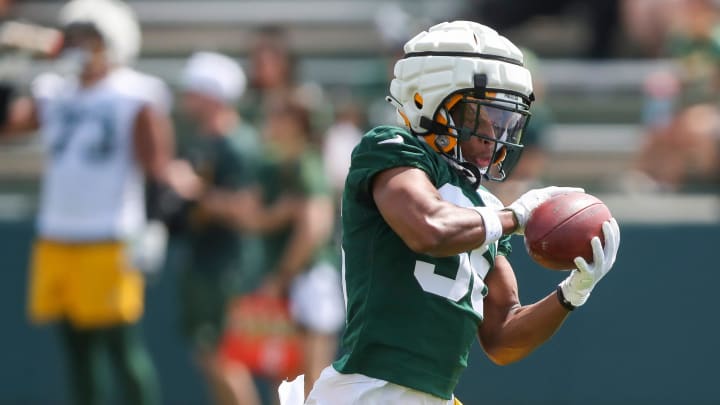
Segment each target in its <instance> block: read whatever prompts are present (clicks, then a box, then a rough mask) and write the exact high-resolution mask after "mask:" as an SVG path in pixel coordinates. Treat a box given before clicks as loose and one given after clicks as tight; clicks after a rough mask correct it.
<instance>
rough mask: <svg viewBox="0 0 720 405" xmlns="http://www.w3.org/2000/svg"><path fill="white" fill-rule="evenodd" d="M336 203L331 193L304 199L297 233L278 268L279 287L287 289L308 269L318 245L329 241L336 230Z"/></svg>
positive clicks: (295, 224) (294, 230)
mask: <svg viewBox="0 0 720 405" xmlns="http://www.w3.org/2000/svg"><path fill="white" fill-rule="evenodd" d="M333 213H334V210H333V202H332V199H331V197H330V196H326V195H316V196H310V197H308V198H307V199H306V200H305V201H303V202H302V203H301V204H300V206H299V209H298V211H297V215H296V216H295V218H294V221H293V233H292V236H291V237H290V242H289V243H288V244H287V246H286V248H285V250H284V252H283V254H282V257H281V258H280V261H279V262H278V264H277V267H276V268H275V273H274V278H275V280H274V282H275V283H276V285H277V288H279V289H281V290H283V289H285V288H287V286H288V285H289V284H290V281H291V280H292V279H293V277H295V276H296V275H297V274H299V273H300V272H302V271H303V270H304V269H306V268H307V266H308V264H309V263H310V260H311V259H312V257H313V255H314V254H315V252H316V251H317V248H318V247H320V246H322V245H323V244H324V243H326V242H327V241H328V239H329V238H330V235H331V233H332V229H333V220H334V217H333Z"/></svg>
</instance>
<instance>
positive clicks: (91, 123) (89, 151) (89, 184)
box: [33, 68, 170, 241]
mask: <svg viewBox="0 0 720 405" xmlns="http://www.w3.org/2000/svg"><path fill="white" fill-rule="evenodd" d="M33 93H34V95H35V99H36V102H37V105H38V108H39V117H40V124H41V128H42V138H43V146H44V149H45V156H46V159H45V167H44V175H43V184H42V194H41V200H40V209H39V211H40V212H39V216H38V232H39V235H40V236H41V237H43V238H46V239H53V240H61V241H99V240H124V239H128V238H131V237H132V236H133V235H135V234H136V233H137V232H139V231H140V230H141V229H142V228H143V227H144V225H145V221H146V215H145V193H144V188H145V187H144V176H143V173H142V170H141V168H140V166H139V163H138V162H137V161H136V159H135V154H134V148H133V128H134V123H135V119H136V117H137V114H138V112H139V111H140V109H141V108H142V107H143V106H144V105H145V104H148V103H150V104H153V105H154V106H155V107H156V108H157V109H158V110H159V111H161V112H162V113H166V112H167V110H168V109H169V100H170V97H169V94H170V93H169V91H168V89H167V87H166V86H165V84H164V83H163V82H162V81H160V80H159V79H157V78H155V77H152V76H148V75H145V74H142V73H139V72H137V71H134V70H131V69H129V68H119V69H116V70H114V71H113V72H112V73H110V74H109V75H108V76H107V77H106V78H105V79H103V80H102V81H100V82H98V83H97V84H96V85H94V86H92V87H89V88H81V87H79V86H78V84H77V81H76V80H74V79H63V78H60V77H59V76H56V75H46V76H44V77H40V78H38V80H36V82H35V84H34V86H33Z"/></svg>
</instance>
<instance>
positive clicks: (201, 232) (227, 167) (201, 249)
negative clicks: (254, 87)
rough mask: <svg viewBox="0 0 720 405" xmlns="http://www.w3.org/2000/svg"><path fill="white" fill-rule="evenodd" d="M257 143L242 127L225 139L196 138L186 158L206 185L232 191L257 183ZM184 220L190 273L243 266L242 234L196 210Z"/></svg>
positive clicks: (231, 269)
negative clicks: (186, 227)
mask: <svg viewBox="0 0 720 405" xmlns="http://www.w3.org/2000/svg"><path fill="white" fill-rule="evenodd" d="M256 141H257V134H256V132H255V130H254V129H253V128H252V127H250V126H248V125H245V124H243V125H241V126H240V127H238V128H237V129H236V130H235V131H233V132H232V133H230V134H227V135H225V136H217V137H201V138H198V139H197V142H195V144H194V145H193V147H192V149H191V150H190V152H189V153H188V155H189V156H188V157H189V160H190V161H191V163H192V164H193V166H194V168H195V170H196V171H197V172H198V174H199V175H200V176H201V177H202V178H203V179H204V180H205V181H206V182H207V183H208V184H211V185H212V186H213V187H214V188H218V189H222V190H226V191H234V190H238V189H242V188H245V187H249V186H251V185H253V184H256V183H257V156H256V155H257V150H256V146H255V145H257V143H256ZM186 220H187V223H188V242H189V248H190V249H191V254H190V260H189V261H188V265H189V266H190V268H191V269H192V270H196V271H203V272H220V271H240V270H241V268H242V267H244V266H243V258H244V256H243V254H244V252H243V246H244V236H243V234H242V233H240V232H238V231H237V230H236V229H235V228H233V227H232V226H229V225H227V224H225V223H222V222H221V221H217V220H215V219H211V218H208V217H207V216H206V215H204V213H203V211H202V210H201V209H197V208H194V209H191V210H190V212H189V213H188V217H187V219H186ZM242 270H243V271H245V270H246V269H242Z"/></svg>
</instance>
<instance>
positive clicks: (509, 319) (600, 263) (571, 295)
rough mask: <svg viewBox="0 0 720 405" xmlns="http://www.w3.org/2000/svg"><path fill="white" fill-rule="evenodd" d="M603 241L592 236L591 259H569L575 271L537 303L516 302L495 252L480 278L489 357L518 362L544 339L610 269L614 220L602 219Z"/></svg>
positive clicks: (513, 285) (509, 274)
mask: <svg viewBox="0 0 720 405" xmlns="http://www.w3.org/2000/svg"><path fill="white" fill-rule="evenodd" d="M602 230H603V235H604V237H605V244H604V245H603V244H602V243H601V242H600V238H599V237H597V236H596V237H594V238H593V239H592V240H591V242H590V245H591V246H592V251H593V261H592V263H587V262H586V261H585V259H583V258H582V257H577V258H575V266H576V269H575V270H572V271H571V272H570V275H569V276H568V277H567V278H566V279H565V280H563V281H562V282H561V283H560V285H559V286H558V288H557V289H556V290H555V291H554V292H552V293H550V294H548V295H547V296H546V297H545V298H543V299H541V300H540V301H538V302H536V303H534V304H531V305H526V306H521V305H520V300H519V298H518V287H517V281H516V280H515V274H514V273H513V269H512V267H511V266H510V262H508V260H507V259H506V258H505V257H504V256H497V257H496V260H495V267H494V268H493V270H492V271H490V272H489V273H488V275H487V277H486V278H485V283H486V284H487V287H488V295H487V297H485V300H484V320H483V324H482V325H481V327H480V330H479V337H480V343H481V344H482V347H483V349H484V350H485V352H486V353H487V354H488V357H490V359H491V360H492V361H493V362H495V363H497V364H499V365H505V364H510V363H512V362H515V361H518V360H520V359H522V358H524V357H525V356H527V355H528V354H530V353H531V352H532V351H533V350H535V348H537V347H538V346H540V345H541V344H542V343H543V342H545V341H546V340H547V339H549V338H550V337H551V336H552V335H553V333H555V331H556V330H557V329H558V328H559V327H560V325H561V324H562V322H563V321H564V320H565V318H566V317H567V315H568V314H569V312H570V311H572V310H573V309H574V308H577V307H579V306H581V305H583V304H585V302H586V301H587V299H588V298H589V297H590V293H591V292H592V290H593V288H595V286H596V285H597V283H598V282H600V280H601V279H602V278H603V277H604V276H605V275H606V274H607V273H608V272H609V271H610V270H611V269H612V267H613V265H614V264H615V259H616V257H617V252H618V248H619V247H620V228H619V227H618V224H617V221H615V219H610V220H609V221H606V222H605V223H603V226H602Z"/></svg>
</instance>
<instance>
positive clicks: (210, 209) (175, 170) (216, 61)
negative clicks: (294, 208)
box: [169, 52, 259, 404]
mask: <svg viewBox="0 0 720 405" xmlns="http://www.w3.org/2000/svg"><path fill="white" fill-rule="evenodd" d="M181 87H182V103H181V108H182V114H183V118H184V119H185V120H186V121H187V122H188V123H189V124H190V126H191V127H192V129H193V131H194V132H195V134H196V136H195V137H194V139H192V141H191V142H190V145H189V146H188V150H187V152H186V153H184V155H186V156H187V160H176V161H174V162H173V163H172V165H171V168H170V171H169V178H170V179H171V183H172V185H173V190H174V191H175V193H177V195H178V196H179V197H180V198H181V199H182V200H183V201H185V203H186V206H185V207H184V209H183V210H182V211H181V212H179V213H178V214H177V215H178V217H179V218H178V219H177V221H174V222H182V225H180V226H179V227H178V228H177V230H178V231H179V233H180V235H183V236H184V237H185V238H186V239H187V242H188V243H187V247H188V257H187V260H184V261H183V268H182V269H181V270H182V271H181V294H180V296H181V308H182V320H183V329H184V332H185V334H186V335H187V337H188V339H189V340H190V342H191V344H192V346H193V350H194V352H195V353H194V354H195V356H196V360H197V361H198V363H199V365H200V367H201V368H202V370H203V372H204V373H205V376H206V377H207V379H208V382H209V383H210V388H211V390H212V392H213V394H214V397H215V400H216V402H217V403H219V404H236V403H237V404H252V403H257V401H258V400H257V398H256V395H255V394H254V388H253V387H252V380H251V379H250V376H249V374H248V372H247V370H245V369H244V368H242V367H229V366H228V365H227V364H225V363H223V362H222V361H221V359H220V358H219V357H218V343H219V339H220V337H221V336H222V332H223V329H224V319H225V311H226V308H227V305H228V302H229V300H230V299H231V298H232V297H234V296H237V295H238V294H240V293H242V292H243V290H244V289H247V288H248V287H247V284H248V280H249V279H251V278H252V274H248V273H251V272H252V271H253V270H254V269H253V268H250V266H247V265H246V262H244V258H246V257H247V255H248V254H255V255H258V254H259V252H255V251H250V252H248V249H247V243H246V240H245V238H244V235H243V233H242V232H240V231H239V229H238V227H237V226H236V224H235V221H234V220H233V217H234V216H235V215H236V213H237V211H238V210H240V209H243V207H244V206H246V205H247V204H248V198H250V196H249V195H248V193H250V192H249V191H248V190H249V189H250V188H251V187H253V186H255V185H256V183H257V179H256V175H257V173H256V171H257V168H256V166H257V162H256V161H257V158H256V155H257V153H258V151H257V149H258V146H259V143H258V135H257V132H256V131H255V128H254V127H252V126H251V125H250V124H248V123H247V122H246V121H245V120H244V119H243V118H242V117H241V116H240V115H239V114H238V112H237V111H236V110H235V104H236V103H237V101H238V100H239V99H240V97H241V96H242V94H243V93H244V91H245V88H246V78H245V74H244V72H243V70H242V68H241V67H240V66H239V65H238V64H237V62H235V61H234V60H233V59H231V58H230V57H228V56H226V55H222V54H218V53H213V52H197V53H195V54H193V55H192V56H191V57H190V58H189V59H188V61H187V63H186V64H185V67H184V69H183V71H182V75H181ZM251 250H252V249H251Z"/></svg>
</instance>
